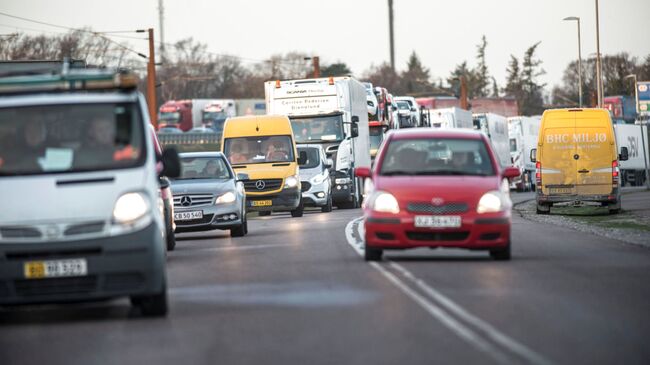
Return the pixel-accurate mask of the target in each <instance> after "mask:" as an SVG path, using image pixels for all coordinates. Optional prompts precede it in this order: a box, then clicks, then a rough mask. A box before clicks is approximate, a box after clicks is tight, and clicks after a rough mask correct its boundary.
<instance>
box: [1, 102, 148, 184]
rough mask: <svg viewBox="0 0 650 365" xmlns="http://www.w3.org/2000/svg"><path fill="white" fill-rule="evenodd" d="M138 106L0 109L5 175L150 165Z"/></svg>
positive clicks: (92, 105) (108, 104)
mask: <svg viewBox="0 0 650 365" xmlns="http://www.w3.org/2000/svg"><path fill="white" fill-rule="evenodd" d="M143 126H144V123H143V121H142V116H141V115H140V112H139V109H138V107H137V105H136V104H134V103H102V104H72V105H71V104H65V105H43V106H29V107H13V108H3V109H0V175H37V174H47V173H73V172H84V171H103V170H110V169H121V168H130V167H135V166H139V165H141V164H143V163H144V161H145V156H146V149H145V143H144V132H143V130H144V127H143Z"/></svg>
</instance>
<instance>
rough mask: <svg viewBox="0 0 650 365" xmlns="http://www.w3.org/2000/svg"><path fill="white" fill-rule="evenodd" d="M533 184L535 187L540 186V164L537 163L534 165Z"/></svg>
mask: <svg viewBox="0 0 650 365" xmlns="http://www.w3.org/2000/svg"><path fill="white" fill-rule="evenodd" d="M535 183H536V185H537V186H540V187H541V186H542V163H541V162H539V161H537V163H536V164H535Z"/></svg>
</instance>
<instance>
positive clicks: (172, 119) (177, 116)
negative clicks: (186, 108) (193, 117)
mask: <svg viewBox="0 0 650 365" xmlns="http://www.w3.org/2000/svg"><path fill="white" fill-rule="evenodd" d="M158 119H159V121H160V124H178V123H180V121H181V113H179V112H161V113H160V116H159V117H158Z"/></svg>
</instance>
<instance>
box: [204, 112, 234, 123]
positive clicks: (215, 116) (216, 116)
mask: <svg viewBox="0 0 650 365" xmlns="http://www.w3.org/2000/svg"><path fill="white" fill-rule="evenodd" d="M226 118H228V116H227V115H226V113H225V112H203V123H210V122H222V123H223V121H225V120H226Z"/></svg>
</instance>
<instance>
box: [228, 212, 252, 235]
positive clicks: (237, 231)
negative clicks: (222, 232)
mask: <svg viewBox="0 0 650 365" xmlns="http://www.w3.org/2000/svg"><path fill="white" fill-rule="evenodd" d="M241 212H242V213H241V220H242V222H241V224H240V225H239V226H238V227H236V228H231V229H230V236H231V237H244V236H245V235H246V233H248V219H246V209H245V208H243V207H242V210H241Z"/></svg>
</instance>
